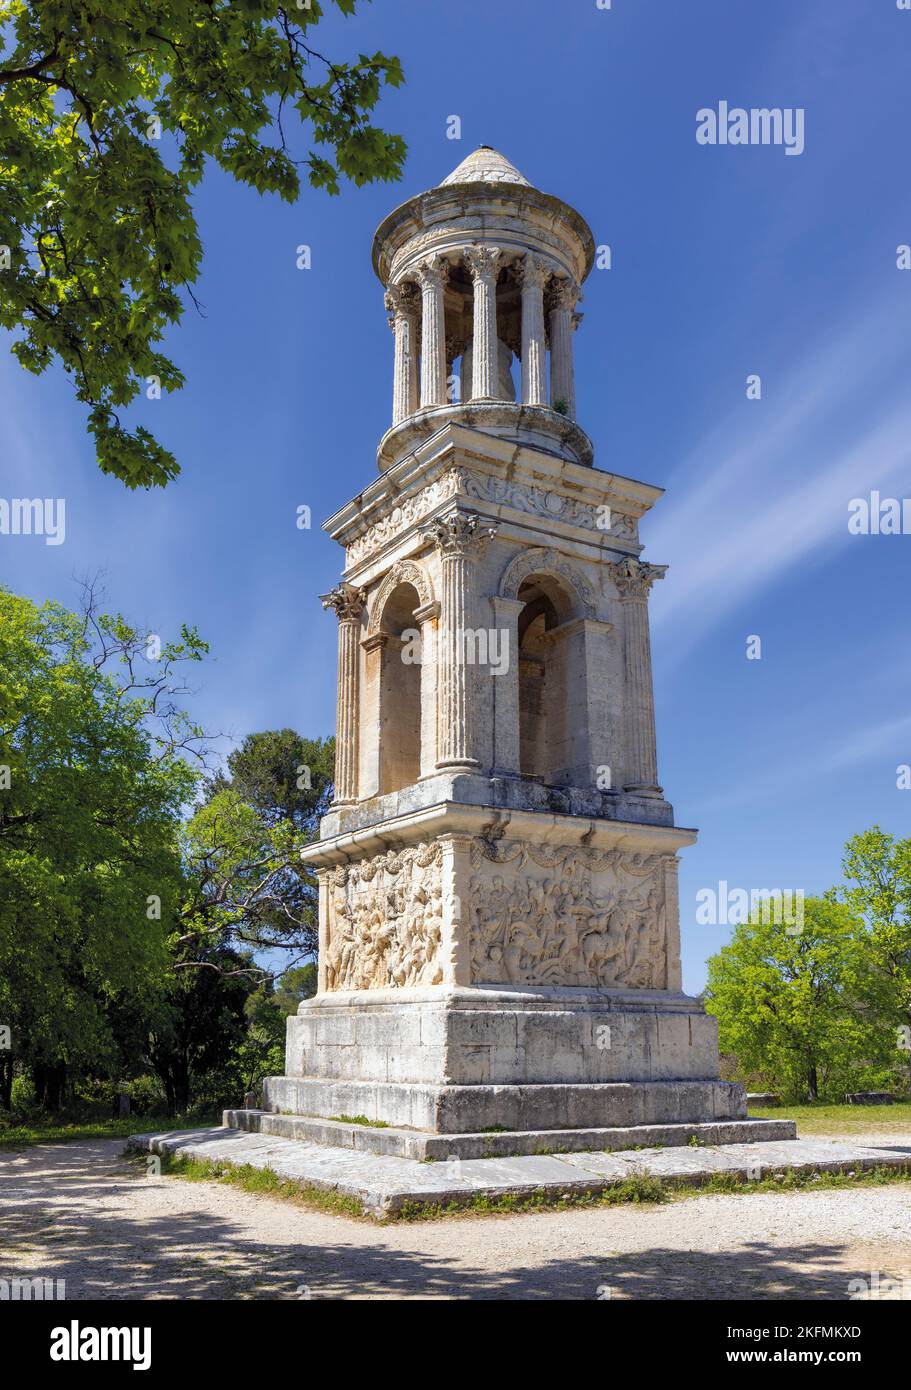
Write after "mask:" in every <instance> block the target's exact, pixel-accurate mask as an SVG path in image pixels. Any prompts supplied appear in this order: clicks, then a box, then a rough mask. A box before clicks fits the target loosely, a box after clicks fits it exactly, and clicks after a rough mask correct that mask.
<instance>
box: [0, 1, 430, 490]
mask: <svg viewBox="0 0 911 1390" xmlns="http://www.w3.org/2000/svg"><path fill="white" fill-rule="evenodd" d="M334 3H335V5H336V7H337V8H338V9H339V10H340V11H342V13H343V14H345V15H353V14H354V10H355V0H334ZM322 16H323V7H322V6H321V5H320V3H319V0H310V3H308V4H307V5H305V6H299V5H295V4H294V3H293V0H289V3H285V4H279V3H276V0H2V3H0V40H2V50H0V325H2V326H3V327H5V328H9V329H13V330H15V331H17V332H18V333H19V335H20V336H19V337H18V339H17V341H16V342H15V343H14V346H13V351H14V353H15V354H16V356H17V357H18V359H19V361H20V363H21V364H22V366H24V367H26V368H27V369H28V370H29V371H32V372H35V373H41V372H43V371H44V370H45V369H46V368H47V367H48V366H49V365H50V364H51V363H52V362H53V361H55V360H56V361H59V362H60V363H62V365H63V368H64V370H65V371H66V372H68V373H69V374H70V375H71V377H72V379H73V383H74V387H75V392H76V396H77V399H79V400H80V401H82V402H84V403H85V404H86V405H87V406H88V408H89V414H88V424H89V429H90V430H91V432H92V434H93V436H94V439H95V443H96V448H97V455H98V462H99V465H100V467H101V468H102V470H103V471H104V472H107V473H113V474H114V475H115V476H116V477H118V478H120V479H121V480H122V481H123V482H124V483H126V484H127V486H128V487H150V486H162V485H164V484H166V483H167V482H168V481H169V480H170V479H172V478H174V477H175V476H176V474H177V472H178V471H179V469H178V464H177V462H176V460H175V458H174V457H173V455H172V454H171V453H170V452H169V451H168V450H167V449H166V448H164V447H163V446H162V445H161V444H160V443H159V442H158V440H156V439H155V437H154V436H153V435H152V434H151V433H150V432H149V431H148V430H147V429H145V428H144V427H142V426H139V427H137V428H135V429H132V430H131V429H129V428H128V427H127V426H126V425H125V424H124V423H123V422H122V421H121V418H120V416H119V415H118V413H117V412H118V410H119V409H120V408H122V407H124V406H127V405H128V404H129V403H130V402H131V401H132V400H133V399H134V398H135V397H136V396H137V394H138V393H139V391H140V390H141V389H143V388H144V387H145V385H146V381H147V378H149V377H157V378H158V381H159V382H160V386H161V389H162V390H165V391H173V390H175V389H178V388H179V387H180V386H181V385H182V384H183V380H184V378H183V375H182V373H181V372H180V370H179V368H178V367H177V366H176V365H175V364H174V363H173V362H172V361H171V360H170V359H169V358H168V357H167V356H166V355H165V354H164V353H163V352H162V351H161V350H160V348H159V344H160V343H161V340H162V338H163V337H164V334H165V332H166V331H167V329H168V328H169V327H170V326H171V325H174V324H177V323H179V321H180V319H181V316H182V313H183V306H184V299H183V293H187V294H189V295H190V297H192V290H191V288H190V287H191V286H192V285H193V283H194V282H195V281H196V279H197V277H198V275H199V270H200V262H201V256H202V246H201V243H200V238H199V230H198V227H197V224H196V218H195V216H194V212H193V206H192V193H193V190H194V188H195V186H196V185H197V184H198V182H199V181H200V179H201V178H202V176H203V172H204V170H205V168H206V165H207V163H208V162H209V161H212V160H214V161H215V163H216V164H218V165H219V166H220V167H221V168H222V169H223V170H225V171H226V172H227V173H229V174H230V175H231V176H232V177H234V178H235V179H238V180H239V181H240V182H242V183H246V184H249V185H251V186H252V187H253V188H255V189H256V190H257V191H258V192H259V193H266V192H271V193H278V194H279V195H280V196H281V197H282V198H284V199H285V200H286V201H289V202H293V201H294V200H295V199H296V198H297V197H298V195H299V192H300V174H299V167H300V166H302V165H303V166H304V167H305V168H306V171H307V178H308V180H309V183H310V184H311V185H312V186H313V187H314V188H321V189H325V190H326V191H328V192H329V193H337V192H338V190H339V180H340V179H341V178H342V177H345V178H347V179H350V180H351V181H353V182H354V183H355V184H356V185H362V184H365V183H368V182H370V181H373V180H377V179H386V180H390V179H397V178H399V177H400V174H401V168H402V164H403V161H404V157H405V145H404V142H403V141H402V139H401V138H400V137H399V136H397V135H391V134H388V133H387V132H385V131H384V130H382V129H380V128H378V127H377V126H375V125H372V124H371V123H370V114H371V113H372V112H373V110H374V108H375V107H376V105H377V102H378V101H379V98H380V94H381V90H382V88H383V86H384V85H390V86H398V85H399V84H400V83H401V82H402V80H403V78H402V70H401V66H400V64H399V61H398V59H397V58H392V57H387V56H386V55H384V54H383V53H374V54H373V55H367V54H360V55H359V56H358V58H357V60H356V61H354V62H338V61H336V60H334V59H332V58H327V57H324V56H323V55H322V54H321V53H320V52H319V51H318V50H317V49H316V48H314V47H313V44H314V42H315V38H314V31H315V29H316V28H317V26H318V24H319V21H320V19H321V18H322ZM302 125H304V126H307V127H309V131H310V135H311V139H312V144H313V148H311V149H310V150H309V152H308V153H307V154H306V155H305V157H302V158H297V157H295V150H294V149H293V147H292V143H291V142H293V140H294V137H295V135H297V134H299V131H300V127H301V126H302ZM4 248H6V250H5V251H4Z"/></svg>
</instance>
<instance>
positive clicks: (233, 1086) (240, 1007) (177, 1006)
mask: <svg viewBox="0 0 911 1390" xmlns="http://www.w3.org/2000/svg"><path fill="white" fill-rule="evenodd" d="M186 959H187V957H186V956H184V960H186ZM251 964H252V961H251V960H250V959H249V957H244V956H241V955H239V954H238V953H237V952H235V951H231V950H229V949H226V948H224V947H223V946H221V945H213V946H211V947H203V948H202V949H201V950H200V949H198V948H197V950H196V951H195V952H194V955H193V965H194V968H193V969H190V970H179V969H178V970H175V971H174V972H173V973H172V974H171V975H170V978H169V979H168V981H167V984H166V988H165V991H164V994H163V997H162V998H161V1001H160V1003H159V1005H158V1008H157V1009H156V1013H155V1017H154V1019H153V1021H152V1027H151V1030H150V1034H149V1047H148V1055H149V1060H150V1062H151V1065H152V1067H153V1068H154V1070H155V1072H156V1074H157V1075H158V1076H159V1078H160V1079H161V1082H162V1086H163V1088H164V1092H165V1096H166V1098H167V1106H168V1111H169V1112H170V1113H171V1114H174V1113H183V1112H185V1111H187V1110H188V1109H189V1108H190V1104H191V1100H192V1101H193V1102H194V1103H196V1104H200V1103H205V1102H208V1103H209V1104H211V1105H215V1106H219V1105H225V1104H226V1103H228V1102H233V1103H234V1104H240V1102H241V1099H242V1094H241V1093H242V1089H243V1081H242V1079H241V1068H240V1066H239V1063H238V1053H239V1052H240V1051H241V1050H242V1049H243V1048H244V1047H245V1044H246V1039H247V1033H248V1029H249V1024H248V1013H247V1005H248V1001H249V999H250V996H251V993H252V990H253V985H252V982H251V979H250V966H251ZM203 966H205V967H209V968H202V967H203ZM207 1082H209V1083H210V1084H209V1085H208V1086H207ZM212 1082H214V1086H213V1085H212V1084H211V1083H212Z"/></svg>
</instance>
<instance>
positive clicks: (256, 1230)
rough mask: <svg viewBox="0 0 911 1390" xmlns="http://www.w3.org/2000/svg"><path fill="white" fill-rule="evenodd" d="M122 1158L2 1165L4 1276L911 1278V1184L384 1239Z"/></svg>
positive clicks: (505, 1281)
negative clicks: (150, 1171) (159, 1174)
mask: <svg viewBox="0 0 911 1390" xmlns="http://www.w3.org/2000/svg"><path fill="white" fill-rule="evenodd" d="M890 1138H894V1136H890ZM122 1149H123V1141H122V1140H119V1139H104V1140H91V1141H83V1142H79V1143H73V1144H66V1145H64V1144H59V1145H52V1144H48V1145H40V1146H37V1147H34V1148H28V1149H24V1150H22V1151H20V1152H17V1153H5V1154H0V1278H3V1277H6V1278H9V1277H10V1276H11V1275H29V1276H36V1275H44V1276H45V1277H48V1278H57V1279H60V1278H64V1279H65V1280H66V1296H67V1297H68V1298H71V1299H83V1298H109V1299H134V1298H178V1297H179V1298H210V1299H211V1298H300V1297H307V1296H310V1297H312V1298H370V1299H376V1298H446V1299H451V1298H457V1299H458V1298H462V1299H464V1298H470V1299H502V1298H508V1299H521V1298H562V1299H596V1298H598V1297H606V1296H607V1297H611V1298H649V1299H656V1298H657V1299H662V1298H707V1299H712V1298H741V1299H748V1298H822V1299H845V1298H847V1296H848V1288H847V1285H848V1281H849V1280H850V1279H853V1278H869V1276H870V1273H871V1272H872V1271H879V1272H882V1273H883V1274H891V1275H892V1276H893V1277H896V1278H904V1279H908V1280H909V1281H911V1185H905V1184H898V1185H895V1186H887V1187H868V1188H862V1189H855V1190H846V1191H820V1192H798V1193H793V1194H787V1195H782V1196H779V1195H777V1194H775V1193H768V1194H766V1193H758V1194H753V1195H749V1196H743V1197H740V1196H736V1197H727V1196H715V1197H697V1198H691V1199H688V1200H686V1201H680V1202H675V1203H673V1204H670V1205H667V1206H661V1207H651V1208H635V1207H613V1208H602V1209H595V1210H590V1211H584V1210H582V1211H572V1210H570V1211H564V1212H545V1213H537V1214H534V1215H528V1216H508V1217H465V1218H459V1219H450V1220H445V1221H440V1222H424V1223H420V1224H400V1225H390V1226H377V1225H373V1224H371V1223H367V1222H360V1221H352V1220H348V1219H346V1218H343V1217H338V1216H329V1215H323V1214H321V1213H317V1212H312V1211H307V1210H304V1209H303V1208H300V1207H296V1206H293V1205H292V1204H289V1203H287V1202H282V1201H278V1200H275V1199H272V1198H269V1197H263V1196H258V1195H248V1194H246V1193H244V1192H241V1191H239V1190H237V1189H235V1188H231V1187H227V1186H222V1185H220V1184H218V1183H211V1182H203V1183H190V1182H187V1181H186V1180H184V1179H180V1178H167V1177H165V1178H159V1179H149V1178H147V1177H145V1175H144V1169H143V1167H142V1166H141V1165H137V1164H136V1163H135V1162H127V1161H126V1160H125V1159H124V1158H123V1156H122ZM599 1291H600V1292H599ZM908 1292H911V1285H909V1288H908Z"/></svg>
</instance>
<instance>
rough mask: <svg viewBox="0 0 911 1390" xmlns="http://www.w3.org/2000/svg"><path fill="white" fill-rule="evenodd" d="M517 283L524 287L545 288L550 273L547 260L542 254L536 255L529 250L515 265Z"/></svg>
mask: <svg viewBox="0 0 911 1390" xmlns="http://www.w3.org/2000/svg"><path fill="white" fill-rule="evenodd" d="M514 273H515V279H516V283H517V284H519V285H521V286H522V288H523V289H529V290H531V289H535V290H540V289H543V288H544V284H545V281H546V280H547V277H548V275H549V274H550V270H549V267H548V265H547V262H546V261H544V260H542V259H541V257H540V256H534V255H532V253H531V252H530V251H529V252H528V254H527V255H525V256H524V257H523V258H522V260H521V261H519V262H518V263H517V264H516V267H515V272H514Z"/></svg>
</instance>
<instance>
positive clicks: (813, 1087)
mask: <svg viewBox="0 0 911 1390" xmlns="http://www.w3.org/2000/svg"><path fill="white" fill-rule="evenodd" d="M807 1096H808V1098H809V1101H810V1104H811V1105H812V1103H813V1101H814V1100H819V1077H818V1076H817V1073H816V1068H815V1066H813V1067H810V1068H809V1070H808V1072H807Z"/></svg>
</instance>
